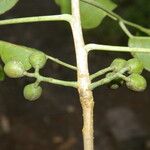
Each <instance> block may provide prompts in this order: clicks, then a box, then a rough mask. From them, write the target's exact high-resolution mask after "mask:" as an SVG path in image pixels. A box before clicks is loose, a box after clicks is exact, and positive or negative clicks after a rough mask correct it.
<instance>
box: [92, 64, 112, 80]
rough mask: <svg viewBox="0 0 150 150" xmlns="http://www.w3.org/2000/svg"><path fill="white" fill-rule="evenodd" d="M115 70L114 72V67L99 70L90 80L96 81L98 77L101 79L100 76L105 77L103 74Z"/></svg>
mask: <svg viewBox="0 0 150 150" xmlns="http://www.w3.org/2000/svg"><path fill="white" fill-rule="evenodd" d="M113 70H114V67H111V66H110V67H107V68H104V69H102V70H99V71H97V72H96V73H94V74H92V75H90V79H91V80H93V79H95V78H97V77H99V76H101V75H103V74H105V73H107V72H109V71H113Z"/></svg>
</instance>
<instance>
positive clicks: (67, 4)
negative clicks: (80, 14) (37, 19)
mask: <svg viewBox="0 0 150 150" xmlns="http://www.w3.org/2000/svg"><path fill="white" fill-rule="evenodd" d="M55 2H56V4H57V5H59V6H60V7H61V13H62V14H70V13H71V0H69V1H68V0H55Z"/></svg>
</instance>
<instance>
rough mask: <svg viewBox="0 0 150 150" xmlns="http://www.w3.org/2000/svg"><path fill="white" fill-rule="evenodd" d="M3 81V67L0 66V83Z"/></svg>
mask: <svg viewBox="0 0 150 150" xmlns="http://www.w3.org/2000/svg"><path fill="white" fill-rule="evenodd" d="M4 79H5V73H4V70H3V67H2V66H1V65H0V81H4Z"/></svg>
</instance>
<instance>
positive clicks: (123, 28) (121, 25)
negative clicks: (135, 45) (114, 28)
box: [119, 21, 133, 38]
mask: <svg viewBox="0 0 150 150" xmlns="http://www.w3.org/2000/svg"><path fill="white" fill-rule="evenodd" d="M119 25H120V27H121V29H122V30H123V31H124V33H125V34H126V35H127V36H128V37H129V38H132V37H133V35H132V34H131V33H130V32H129V30H128V29H127V27H126V25H125V24H124V23H123V22H122V21H120V22H119Z"/></svg>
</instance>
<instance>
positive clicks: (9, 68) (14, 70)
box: [4, 60, 25, 78]
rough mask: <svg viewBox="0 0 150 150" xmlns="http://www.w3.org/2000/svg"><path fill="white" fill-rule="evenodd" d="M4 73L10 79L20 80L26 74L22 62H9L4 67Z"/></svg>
mask: <svg viewBox="0 0 150 150" xmlns="http://www.w3.org/2000/svg"><path fill="white" fill-rule="evenodd" d="M4 72H5V73H6V75H7V76H8V77H10V78H20V77H22V76H23V73H24V72H25V68H24V66H23V64H22V63H21V62H20V61H15V60H12V61H9V62H8V63H6V64H5V66H4Z"/></svg>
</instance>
